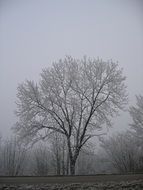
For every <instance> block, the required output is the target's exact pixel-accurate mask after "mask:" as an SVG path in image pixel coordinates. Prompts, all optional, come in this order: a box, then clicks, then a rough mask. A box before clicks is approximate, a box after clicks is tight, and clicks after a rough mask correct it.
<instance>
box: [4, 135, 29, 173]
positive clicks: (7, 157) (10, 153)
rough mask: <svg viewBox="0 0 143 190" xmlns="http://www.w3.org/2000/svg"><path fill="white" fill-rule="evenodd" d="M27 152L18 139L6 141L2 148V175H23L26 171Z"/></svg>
mask: <svg viewBox="0 0 143 190" xmlns="http://www.w3.org/2000/svg"><path fill="white" fill-rule="evenodd" d="M25 160H26V150H25V148H23V147H22V146H21V145H20V144H18V141H17V140H16V138H11V139H10V140H5V141H4V143H3V146H2V152H1V161H2V175H7V176H18V175H22V174H23V172H24V169H25Z"/></svg>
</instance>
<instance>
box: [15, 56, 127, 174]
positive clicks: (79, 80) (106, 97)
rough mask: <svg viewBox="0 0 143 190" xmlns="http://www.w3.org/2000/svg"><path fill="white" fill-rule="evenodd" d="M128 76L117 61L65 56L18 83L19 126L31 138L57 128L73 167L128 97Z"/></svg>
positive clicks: (35, 138)
mask: <svg viewBox="0 0 143 190" xmlns="http://www.w3.org/2000/svg"><path fill="white" fill-rule="evenodd" d="M124 81H125V77H124V76H123V74H122V69H119V68H118V64H116V63H114V62H112V61H108V62H104V61H102V60H99V59H90V58H88V59H87V58H86V57H84V58H83V59H81V60H79V59H74V58H72V57H71V56H67V57H65V59H63V60H59V61H58V62H56V63H53V65H52V67H50V68H46V69H43V71H42V73H41V80H40V82H39V83H38V84H35V83H34V82H32V81H26V82H24V83H22V84H20V85H19V87H18V94H17V98H18V101H17V112H16V113H17V116H18V118H19V121H18V122H17V124H16V127H15V130H16V132H17V133H18V134H19V135H20V137H21V138H25V137H27V138H26V141H27V142H28V140H29V142H34V141H37V140H38V139H41V138H42V139H46V138H48V137H49V135H50V134H51V133H53V132H58V133H61V134H62V135H64V136H65V138H66V143H67V147H68V152H69V159H70V173H71V174H75V164H76V160H77V158H78V155H79V153H80V150H81V148H82V147H83V146H84V145H85V144H86V143H87V141H89V140H90V139H91V138H92V137H94V136H97V135H99V133H100V131H101V130H102V129H103V126H107V127H108V126H110V125H111V121H110V119H111V118H112V117H113V116H114V114H115V113H117V112H118V110H120V109H123V108H124V106H125V104H126V103H127V94H126V86H125V85H124Z"/></svg>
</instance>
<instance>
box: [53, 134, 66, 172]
mask: <svg viewBox="0 0 143 190" xmlns="http://www.w3.org/2000/svg"><path fill="white" fill-rule="evenodd" d="M50 149H51V154H52V158H53V159H52V160H53V162H52V163H53V166H54V168H55V170H56V174H57V175H60V174H62V175H65V174H68V173H69V172H68V171H69V156H68V149H67V144H66V139H65V137H64V136H63V135H61V134H60V133H57V132H55V133H54V134H53V135H52V139H51V146H50Z"/></svg>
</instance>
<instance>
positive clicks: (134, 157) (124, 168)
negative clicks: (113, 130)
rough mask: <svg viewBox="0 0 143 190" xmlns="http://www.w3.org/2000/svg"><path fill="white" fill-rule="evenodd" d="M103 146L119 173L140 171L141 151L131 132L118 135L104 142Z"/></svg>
mask: <svg viewBox="0 0 143 190" xmlns="http://www.w3.org/2000/svg"><path fill="white" fill-rule="evenodd" d="M101 146H102V147H103V148H104V150H105V152H106V153H107V155H108V159H109V160H110V162H111V163H112V164H113V166H114V167H115V168H116V169H117V171H118V172H120V173H127V172H135V171H136V170H138V164H139V150H138V146H137V144H136V139H135V138H134V137H133V136H132V134H131V133H130V132H125V133H118V134H117V135H114V136H112V137H110V138H109V139H107V140H102V144H101Z"/></svg>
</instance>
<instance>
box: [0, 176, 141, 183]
mask: <svg viewBox="0 0 143 190" xmlns="http://www.w3.org/2000/svg"><path fill="white" fill-rule="evenodd" d="M135 180H143V174H132V175H95V176H92V175H90V176H47V177H26V176H25V177H4V176H3V177H0V184H71V183H97V182H102V183H105V182H121V181H128V182H130V181H135Z"/></svg>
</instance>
